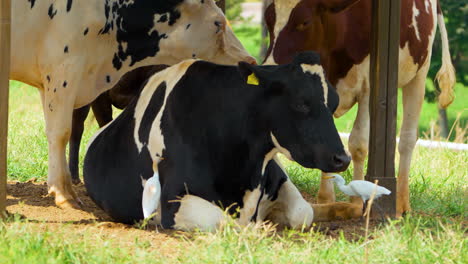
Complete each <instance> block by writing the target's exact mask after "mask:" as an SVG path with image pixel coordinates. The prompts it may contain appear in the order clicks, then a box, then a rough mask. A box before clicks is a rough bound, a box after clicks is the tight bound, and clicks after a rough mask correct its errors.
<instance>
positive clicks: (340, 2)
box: [321, 0, 360, 13]
mask: <svg viewBox="0 0 468 264" xmlns="http://www.w3.org/2000/svg"><path fill="white" fill-rule="evenodd" d="M359 1H360V0H321V4H322V6H323V7H325V9H327V10H328V11H330V12H332V13H338V12H341V11H344V10H346V9H348V8H350V7H351V6H353V5H354V4H355V3H357V2H359Z"/></svg>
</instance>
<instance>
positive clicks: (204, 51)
mask: <svg viewBox="0 0 468 264" xmlns="http://www.w3.org/2000/svg"><path fill="white" fill-rule="evenodd" d="M105 10H106V14H105V15H106V18H107V19H106V20H107V21H106V24H105V25H104V27H103V28H102V29H101V30H100V32H99V33H100V34H109V33H110V32H112V31H114V30H115V32H116V38H117V42H118V43H117V50H116V51H115V53H114V58H113V61H112V62H113V66H114V68H115V69H117V70H120V69H121V68H122V67H123V66H127V65H128V66H130V67H132V66H143V65H147V64H168V65H173V64H176V63H179V62H180V61H182V60H185V59H190V58H200V59H204V60H208V61H212V62H215V63H219V64H236V63H237V62H239V61H246V62H249V63H254V62H255V59H254V58H253V57H251V56H250V55H249V54H248V53H247V51H246V50H245V49H244V47H243V46H242V44H241V43H240V42H239V40H238V39H237V38H236V37H235V36H234V33H233V32H232V30H231V28H230V27H229V26H228V22H227V20H226V17H225V16H224V14H223V13H222V11H221V9H219V8H218V7H217V6H216V4H215V2H214V1H213V0H164V1H155V0H139V1H121V0H108V1H106V9H105ZM139 62H141V63H142V64H140V65H135V64H136V63H139Z"/></svg>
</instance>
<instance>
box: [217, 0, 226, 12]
mask: <svg viewBox="0 0 468 264" xmlns="http://www.w3.org/2000/svg"><path fill="white" fill-rule="evenodd" d="M216 4H217V5H218V6H219V8H221V10H223V13H224V14H226V0H218V1H217V2H216Z"/></svg>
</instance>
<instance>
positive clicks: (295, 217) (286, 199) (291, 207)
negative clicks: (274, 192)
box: [276, 178, 314, 228]
mask: <svg viewBox="0 0 468 264" xmlns="http://www.w3.org/2000/svg"><path fill="white" fill-rule="evenodd" d="M277 203H278V206H276V208H277V210H278V209H280V213H282V214H284V215H285V218H286V221H287V224H288V225H289V226H290V227H292V228H302V227H306V228H307V227H309V226H310V225H311V224H312V220H314V210H313V209H312V206H311V205H310V204H309V203H308V202H306V201H305V200H304V198H303V197H302V195H301V193H300V192H299V190H298V189H297V188H296V186H294V184H293V183H292V182H291V181H290V180H289V178H288V180H287V181H286V182H285V183H283V185H282V186H281V187H280V189H279V191H278V199H277ZM277 213H278V212H277Z"/></svg>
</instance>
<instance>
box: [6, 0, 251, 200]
mask: <svg viewBox="0 0 468 264" xmlns="http://www.w3.org/2000/svg"><path fill="white" fill-rule="evenodd" d="M11 4H12V7H11V8H12V16H11V17H12V21H11V23H12V24H11V26H12V29H13V30H12V32H11V33H12V34H11V42H12V43H15V45H12V50H11V64H10V79H12V80H18V81H21V82H24V83H27V84H30V85H32V86H35V87H37V88H38V90H39V92H40V95H41V101H42V106H43V111H44V117H45V123H46V135H47V139H48V145H49V152H48V153H49V161H48V175H47V185H48V187H49V194H50V195H54V196H55V203H56V204H57V205H58V206H61V207H69V206H73V207H78V206H79V205H78V203H77V202H79V199H78V197H77V196H76V193H75V192H74V191H73V188H72V185H71V177H70V172H69V170H68V166H67V161H66V156H65V151H66V145H67V142H68V140H69V138H70V133H71V129H72V115H73V109H75V108H80V107H83V106H85V105H88V104H89V103H91V102H92V101H93V100H95V99H96V97H97V96H98V95H99V94H102V93H103V92H105V91H107V90H109V89H111V88H112V87H113V86H114V85H115V84H116V83H117V81H118V80H119V79H120V78H121V77H122V76H123V75H124V74H125V73H126V72H128V71H130V70H132V69H135V68H137V67H142V66H146V65H154V64H168V65H172V64H175V63H179V62H180V61H182V60H184V59H189V58H203V59H205V60H210V61H213V62H217V63H225V64H235V63H237V62H238V61H248V62H252V63H253V62H255V59H253V58H252V57H251V56H249V54H248V53H247V52H246V51H245V49H244V48H243V46H242V44H241V43H240V42H239V40H238V39H237V38H236V37H235V36H234V33H233V32H232V30H231V28H230V27H228V26H227V20H226V17H225V16H224V14H223V12H222V11H221V10H220V9H219V8H218V7H217V6H216V4H215V2H214V1H213V0H204V1H200V0H134V1H123V0H81V1H77V0H75V1H73V0H60V1H59V0H41V1H35V0H14V1H11Z"/></svg>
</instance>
